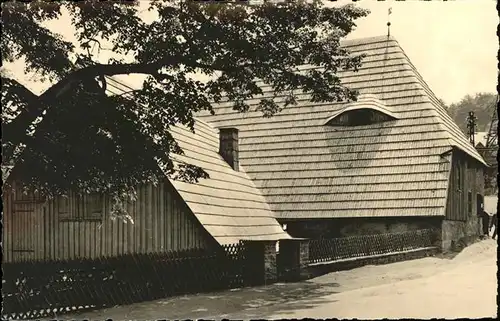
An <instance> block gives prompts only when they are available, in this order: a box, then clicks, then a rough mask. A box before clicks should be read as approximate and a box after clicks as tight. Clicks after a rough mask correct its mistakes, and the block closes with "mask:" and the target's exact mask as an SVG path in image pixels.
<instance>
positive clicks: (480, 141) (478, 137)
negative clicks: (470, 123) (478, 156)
mask: <svg viewBox="0 0 500 321" xmlns="http://www.w3.org/2000/svg"><path fill="white" fill-rule="evenodd" d="M487 137H488V132H477V133H475V134H474V144H476V149H480V148H484V147H485V146H486V139H487Z"/></svg>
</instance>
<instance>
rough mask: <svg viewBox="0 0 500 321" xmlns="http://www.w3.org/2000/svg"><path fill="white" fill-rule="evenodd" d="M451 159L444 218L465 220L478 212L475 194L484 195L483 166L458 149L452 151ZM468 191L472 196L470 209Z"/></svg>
mask: <svg viewBox="0 0 500 321" xmlns="http://www.w3.org/2000/svg"><path fill="white" fill-rule="evenodd" d="M451 161H452V165H451V171H450V178H449V184H448V200H447V203H446V216H445V219H447V220H456V221H467V220H468V219H469V218H470V217H474V216H477V214H478V213H477V195H478V194H479V195H482V196H484V176H483V167H482V165H480V164H479V163H478V162H477V161H476V160H474V159H472V158H471V157H470V156H468V155H466V154H465V153H463V152H461V151H458V150H455V151H454V152H453V154H452V157H451ZM469 193H470V195H471V197H472V199H471V202H472V208H471V211H469Z"/></svg>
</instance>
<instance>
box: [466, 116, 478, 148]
mask: <svg viewBox="0 0 500 321" xmlns="http://www.w3.org/2000/svg"><path fill="white" fill-rule="evenodd" d="M476 121H477V118H476V116H475V115H474V112H473V111H470V112H469V116H467V129H468V134H469V141H470V142H471V144H472V146H474V147H476V141H475V138H474V136H475V135H474V134H475V133H476Z"/></svg>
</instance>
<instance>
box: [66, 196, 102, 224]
mask: <svg viewBox="0 0 500 321" xmlns="http://www.w3.org/2000/svg"><path fill="white" fill-rule="evenodd" d="M57 205H58V213H59V219H60V220H62V221H100V220H102V217H103V205H104V202H103V196H102V195H100V194H86V195H78V194H76V193H72V194H70V195H69V196H68V197H59V199H58V202H57Z"/></svg>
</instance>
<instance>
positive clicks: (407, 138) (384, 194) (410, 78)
mask: <svg viewBox="0 0 500 321" xmlns="http://www.w3.org/2000/svg"><path fill="white" fill-rule="evenodd" d="M342 45H343V46H344V47H345V48H346V49H348V50H349V51H350V52H351V54H353V55H358V54H362V53H364V54H366V57H365V58H364V59H363V65H362V66H361V68H360V69H359V71H357V72H354V71H349V70H343V71H341V72H340V74H339V75H340V78H341V81H342V83H343V84H344V85H346V86H348V87H350V88H352V89H356V90H358V91H359V93H360V96H359V98H358V100H357V101H356V102H351V103H312V102H311V101H310V100H309V99H310V95H308V94H304V93H302V91H301V90H297V91H296V93H295V94H296V95H297V97H298V100H297V101H298V103H297V105H294V106H288V107H286V108H284V109H283V111H281V112H280V113H279V114H277V115H275V116H274V117H271V118H264V117H262V114H261V112H259V111H254V110H252V108H251V111H249V112H248V113H246V114H244V115H242V114H240V113H238V112H235V111H234V110H232V103H231V102H230V101H227V100H226V101H223V102H221V103H219V104H217V105H216V106H214V110H215V115H209V114H208V113H206V114H202V115H201V116H200V117H201V118H202V119H203V120H205V121H206V122H208V123H210V124H211V125H213V126H215V127H235V128H238V129H239V135H240V144H239V149H240V164H241V165H242V166H243V167H244V168H245V170H246V172H247V173H248V175H249V177H250V178H251V179H252V181H253V182H254V183H255V185H256V186H257V188H258V189H260V191H261V192H262V194H263V195H264V197H265V198H266V200H267V202H268V203H269V205H270V207H271V210H273V211H274V212H275V213H276V214H277V217H278V219H279V221H280V222H281V223H282V224H284V225H286V228H287V232H289V233H290V235H292V236H293V237H308V238H320V237H335V236H340V235H350V234H360V233H381V232H393V231H403V230H408V229H417V228H423V227H434V228H436V229H439V230H440V231H441V236H442V246H443V248H444V249H447V248H449V247H450V246H451V244H452V242H453V241H458V240H460V239H470V238H474V237H476V236H477V235H478V234H479V231H480V226H479V220H478V218H477V213H478V211H480V210H481V207H482V206H483V205H482V202H483V201H482V200H483V195H484V180H483V175H482V173H483V170H484V168H485V166H486V164H485V162H484V160H483V158H482V157H481V156H480V155H479V154H478V152H477V151H476V149H475V148H474V146H472V144H471V143H470V142H469V141H468V139H467V137H466V136H465V135H464V134H463V133H462V132H461V130H460V129H459V127H458V126H457V125H456V124H455V123H454V121H453V120H452V119H451V118H450V116H449V115H448V114H447V112H446V110H445V109H444V107H443V106H442V104H441V103H440V101H439V99H438V98H437V97H436V95H435V94H434V93H433V92H432V90H431V89H430V88H429V86H428V85H427V84H426V83H425V81H424V80H423V79H422V77H421V76H420V74H419V73H418V71H417V70H416V68H415V67H414V65H413V64H412V63H411V62H410V60H409V58H408V57H407V55H406V54H405V52H404V51H403V49H402V48H401V47H400V46H399V44H398V42H397V41H396V40H395V39H394V38H392V37H387V36H384V37H375V38H365V39H359V40H352V41H345V42H343V44H342ZM310 68H317V67H314V66H304V67H303V69H304V70H306V69H310ZM260 85H261V88H262V90H263V97H272V96H273V92H272V88H271V87H270V86H268V85H266V84H264V83H261V84H260ZM260 98H261V97H255V98H254V99H253V100H251V101H249V104H250V105H251V106H252V105H253V106H257V104H258V102H259V100H260Z"/></svg>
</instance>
